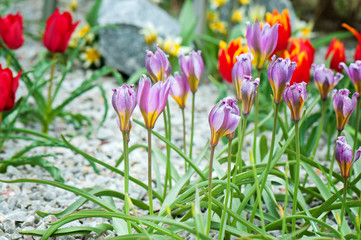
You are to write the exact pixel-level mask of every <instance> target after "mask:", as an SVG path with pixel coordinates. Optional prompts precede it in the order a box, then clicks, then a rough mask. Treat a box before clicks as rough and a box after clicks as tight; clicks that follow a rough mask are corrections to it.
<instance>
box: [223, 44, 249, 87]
mask: <svg viewBox="0 0 361 240" xmlns="http://www.w3.org/2000/svg"><path fill="white" fill-rule="evenodd" d="M246 52H248V47H247V44H245V45H244V46H242V38H241V37H240V38H237V39H233V40H232V41H231V42H230V43H229V44H228V45H227V43H226V42H224V41H220V42H219V52H218V64H219V72H220V73H221V75H222V77H223V78H224V79H225V80H226V81H227V82H229V83H232V68H233V66H234V64H235V63H236V61H237V60H236V56H238V55H240V54H242V53H246Z"/></svg>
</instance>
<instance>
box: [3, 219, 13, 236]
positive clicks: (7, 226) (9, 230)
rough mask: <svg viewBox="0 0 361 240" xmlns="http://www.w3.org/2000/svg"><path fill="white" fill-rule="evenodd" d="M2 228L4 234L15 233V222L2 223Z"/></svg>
mask: <svg viewBox="0 0 361 240" xmlns="http://www.w3.org/2000/svg"><path fill="white" fill-rule="evenodd" d="M3 228H4V230H5V233H14V232H15V221H12V220H7V221H4V222H3Z"/></svg>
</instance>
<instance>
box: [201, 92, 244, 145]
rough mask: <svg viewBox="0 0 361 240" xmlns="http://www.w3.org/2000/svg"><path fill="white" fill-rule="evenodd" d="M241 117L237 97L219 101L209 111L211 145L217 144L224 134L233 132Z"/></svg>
mask: <svg viewBox="0 0 361 240" xmlns="http://www.w3.org/2000/svg"><path fill="white" fill-rule="evenodd" d="M240 119H241V117H240V116H239V108H238V106H237V99H235V98H232V97H226V98H223V99H222V100H221V101H219V102H218V103H217V104H216V105H215V106H214V107H213V108H212V110H211V112H210V113H209V119H208V120H209V125H210V127H211V145H212V146H216V145H217V144H218V142H219V140H220V139H221V138H222V137H223V136H225V135H227V134H231V133H233V132H234V131H235V130H236V128H237V126H238V124H239V120H240Z"/></svg>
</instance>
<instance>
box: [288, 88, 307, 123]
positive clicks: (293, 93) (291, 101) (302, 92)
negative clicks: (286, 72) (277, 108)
mask: <svg viewBox="0 0 361 240" xmlns="http://www.w3.org/2000/svg"><path fill="white" fill-rule="evenodd" d="M306 85H307V84H306V83H305V82H301V83H294V84H293V85H291V86H287V87H286V89H285V91H284V92H283V100H284V101H285V103H286V104H287V105H288V107H289V109H290V111H291V115H292V121H294V122H298V121H299V120H300V118H301V110H302V107H303V104H304V103H305V101H306V99H307V90H306Z"/></svg>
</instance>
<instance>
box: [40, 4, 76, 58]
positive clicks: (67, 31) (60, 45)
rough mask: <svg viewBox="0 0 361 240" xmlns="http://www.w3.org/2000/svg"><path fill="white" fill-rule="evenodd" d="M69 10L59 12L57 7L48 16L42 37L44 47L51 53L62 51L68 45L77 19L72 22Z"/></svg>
mask: <svg viewBox="0 0 361 240" xmlns="http://www.w3.org/2000/svg"><path fill="white" fill-rule="evenodd" d="M72 21H73V19H72V17H71V15H70V13H69V12H64V13H63V14H60V12H59V9H56V10H55V12H54V13H53V14H52V15H51V16H50V17H49V18H48V20H47V21H46V27H45V32H44V37H43V43H44V45H45V47H46V48H47V49H48V50H49V51H50V52H53V53H63V52H65V50H66V49H67V47H68V43H69V39H70V36H71V34H72V33H73V32H74V30H75V28H76V26H77V25H78V23H79V21H78V22H76V23H72Z"/></svg>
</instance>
